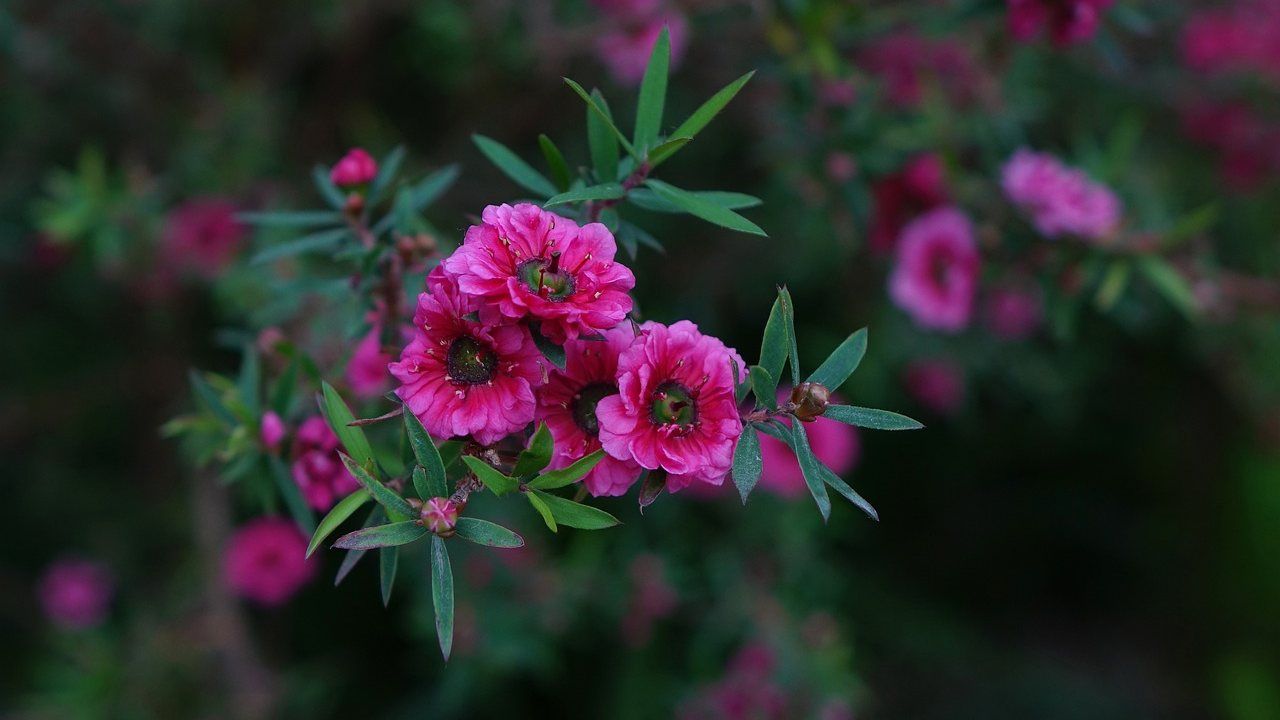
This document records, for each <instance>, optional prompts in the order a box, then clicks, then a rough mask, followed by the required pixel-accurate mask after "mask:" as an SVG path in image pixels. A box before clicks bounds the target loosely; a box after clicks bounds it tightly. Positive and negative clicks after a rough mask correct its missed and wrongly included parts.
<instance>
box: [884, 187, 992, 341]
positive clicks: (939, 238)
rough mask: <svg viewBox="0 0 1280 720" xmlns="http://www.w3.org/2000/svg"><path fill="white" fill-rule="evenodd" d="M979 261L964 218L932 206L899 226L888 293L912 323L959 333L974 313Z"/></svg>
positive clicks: (961, 214) (960, 214)
mask: <svg viewBox="0 0 1280 720" xmlns="http://www.w3.org/2000/svg"><path fill="white" fill-rule="evenodd" d="M978 264H979V259H978V247H977V245H976V244H975V243H974V240H973V228H972V226H971V225H970V223H969V218H968V217H966V216H965V214H964V213H962V212H960V211H959V210H957V209H956V208H953V207H944V208H939V209H937V210H933V211H931V212H929V213H928V214H926V215H922V216H921V217H920V218H918V219H916V220H914V221H913V222H912V223H911V224H910V225H907V227H906V228H905V229H904V230H903V231H902V239H901V241H899V243H898V255H897V264H896V265H895V266H894V268H893V274H892V275H891V276H890V277H889V296H890V297H892V298H893V301H894V302H895V303H897V305H898V307H900V308H902V309H903V310H905V311H907V313H908V314H909V315H911V317H912V318H913V319H914V320H915V321H916V323H917V324H919V325H921V326H923V327H927V328H933V329H936V330H942V331H944V332H958V331H960V330H963V329H964V328H965V326H967V325H968V324H969V317H970V316H971V315H972V314H973V299H974V295H975V293H976V292H977V289H978Z"/></svg>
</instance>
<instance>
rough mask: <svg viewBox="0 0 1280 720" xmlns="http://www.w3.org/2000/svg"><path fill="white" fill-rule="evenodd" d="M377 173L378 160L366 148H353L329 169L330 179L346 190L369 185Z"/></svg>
mask: <svg viewBox="0 0 1280 720" xmlns="http://www.w3.org/2000/svg"><path fill="white" fill-rule="evenodd" d="M377 175H378V162H377V161H376V160H374V159H373V156H372V155H370V154H369V153H367V152H365V151H364V148H352V149H351V150H350V151H348V152H347V154H346V155H344V156H343V157H342V159H341V160H339V161H338V162H337V163H336V164H335V165H334V166H333V169H332V170H330V171H329V179H330V180H332V181H333V184H334V185H337V186H338V187H340V188H342V189H344V190H346V189H348V188H353V187H358V186H360V185H367V184H369V183H370V182H373V179H374V178H375V177H377Z"/></svg>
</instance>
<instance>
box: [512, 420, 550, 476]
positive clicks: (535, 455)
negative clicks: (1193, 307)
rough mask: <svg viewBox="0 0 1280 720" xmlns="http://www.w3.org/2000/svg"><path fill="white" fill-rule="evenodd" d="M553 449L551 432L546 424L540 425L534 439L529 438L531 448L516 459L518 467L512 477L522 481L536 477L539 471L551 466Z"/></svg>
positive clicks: (523, 451)
mask: <svg viewBox="0 0 1280 720" xmlns="http://www.w3.org/2000/svg"><path fill="white" fill-rule="evenodd" d="M553 448H554V441H553V440H552V439H551V430H550V429H549V428H547V424H546V423H538V428H537V430H535V431H534V433H533V437H531V438H529V446H528V447H526V448H525V449H524V450H521V451H520V455H519V456H518V457H517V458H516V466H515V468H514V469H512V471H511V475H512V476H513V477H516V478H521V479H523V478H528V477H531V476H533V475H536V474H537V473H538V471H539V470H541V469H542V468H544V467H546V466H547V465H549V464H551V451H552V449H553Z"/></svg>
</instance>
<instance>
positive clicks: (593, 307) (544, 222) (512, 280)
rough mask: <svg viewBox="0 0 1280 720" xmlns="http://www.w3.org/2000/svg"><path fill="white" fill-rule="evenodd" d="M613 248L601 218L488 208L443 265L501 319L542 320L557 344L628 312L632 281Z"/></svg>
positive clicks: (522, 207)
mask: <svg viewBox="0 0 1280 720" xmlns="http://www.w3.org/2000/svg"><path fill="white" fill-rule="evenodd" d="M617 251H618V247H617V245H616V244H615V243H614V241H613V235H612V234H611V233H610V232H609V229H608V228H606V227H605V226H604V225H601V224H600V223H590V224H588V225H585V226H583V227H578V225H577V224H575V223H574V222H573V221H572V220H569V219H567V218H563V217H560V216H559V215H556V214H555V213H552V212H547V211H546V210H543V209H542V208H539V207H538V206H537V205H530V204H528V203H523V204H520V205H516V206H515V207H512V206H510V205H490V206H489V207H486V208H485V209H484V214H483V224H481V225H473V226H471V227H470V228H469V229H468V230H467V235H466V238H465V239H464V240H463V243H462V247H460V248H458V249H457V251H455V252H454V253H453V255H451V256H450V257H449V258H447V259H446V260H445V261H444V265H443V267H444V269H445V272H447V273H449V274H450V275H452V276H453V277H455V278H457V283H458V287H459V288H460V289H461V290H462V292H464V293H466V294H467V295H472V296H476V297H478V298H482V299H483V300H484V301H486V302H487V303H491V304H492V305H493V306H494V307H496V309H497V311H498V312H499V313H501V314H502V315H503V316H505V317H507V318H511V319H513V320H518V319H520V318H523V317H526V316H528V317H529V318H530V319H533V320H539V321H541V322H542V332H543V334H544V335H546V336H547V337H548V338H550V339H551V340H553V341H555V342H557V343H562V342H564V341H565V340H567V339H573V338H576V337H578V336H580V335H592V334H595V333H597V332H599V331H601V330H607V329H608V328H611V327H613V326H615V325H617V324H618V323H620V322H622V320H623V319H625V318H626V316H627V313H629V312H631V305H632V304H631V296H630V295H628V294H627V292H628V291H629V290H631V288H633V287H635V284H636V279H635V276H634V275H632V274H631V270H629V269H628V268H627V267H626V266H625V265H623V264H621V263H618V262H614V255H615V254H617Z"/></svg>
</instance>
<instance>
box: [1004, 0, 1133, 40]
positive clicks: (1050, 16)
mask: <svg viewBox="0 0 1280 720" xmlns="http://www.w3.org/2000/svg"><path fill="white" fill-rule="evenodd" d="M1112 1H1113V0H1009V33H1010V34H1011V35H1013V37H1014V38H1015V39H1017V40H1020V41H1022V42H1030V41H1032V40H1035V39H1036V37H1037V36H1039V35H1040V32H1041V31H1042V30H1044V29H1046V28H1047V29H1048V31H1049V37H1050V38H1051V39H1052V40H1053V42H1054V43H1055V44H1057V45H1059V46H1066V45H1071V44H1073V43H1078V42H1083V41H1085V40H1088V39H1090V38H1092V37H1093V35H1094V33H1096V32H1097V31H1098V25H1100V24H1101V22H1102V14H1103V13H1104V12H1105V11H1106V9H1107V8H1108V7H1110V6H1111V3H1112Z"/></svg>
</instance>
